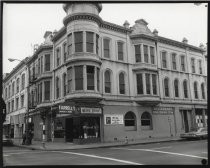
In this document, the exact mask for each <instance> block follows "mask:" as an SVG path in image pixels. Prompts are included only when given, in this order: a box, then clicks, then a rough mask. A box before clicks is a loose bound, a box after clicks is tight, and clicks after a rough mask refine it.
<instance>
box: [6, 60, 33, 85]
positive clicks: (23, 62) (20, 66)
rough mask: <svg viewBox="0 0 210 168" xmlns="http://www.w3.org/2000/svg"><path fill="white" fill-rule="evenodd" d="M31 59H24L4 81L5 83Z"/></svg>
mask: <svg viewBox="0 0 210 168" xmlns="http://www.w3.org/2000/svg"><path fill="white" fill-rule="evenodd" d="M29 59H30V58H29V57H26V58H24V59H23V60H22V61H21V62H20V63H19V64H18V65H17V66H16V67H15V68H13V70H12V71H11V72H10V73H9V74H8V75H7V76H6V77H5V78H4V79H3V82H6V81H7V80H8V79H9V78H10V77H11V76H12V75H13V74H14V73H15V72H16V71H17V70H18V69H20V68H22V67H23V66H24V65H26V63H27V62H28V60H29Z"/></svg>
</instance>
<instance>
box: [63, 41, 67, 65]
mask: <svg viewBox="0 0 210 168" xmlns="http://www.w3.org/2000/svg"><path fill="white" fill-rule="evenodd" d="M66 60H67V43H66V42H64V43H63V62H64V63H65V62H66Z"/></svg>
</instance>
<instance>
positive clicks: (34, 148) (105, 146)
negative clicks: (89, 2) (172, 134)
mask: <svg viewBox="0 0 210 168" xmlns="http://www.w3.org/2000/svg"><path fill="white" fill-rule="evenodd" d="M173 141H182V139H174V140H163V141H154V142H139V143H138V142H137V143H133V144H129V143H128V144H115V145H104V146H103V145H102V146H91V147H88V146H87V147H81V148H72V149H69V148H67V149H47V148H45V149H44V148H43V147H41V146H40V147H39V148H38V147H30V146H23V145H16V144H14V146H17V147H21V148H27V149H31V150H43V151H59V150H79V149H94V148H110V147H124V146H132V145H140V144H142V145H146V144H154V143H161V142H173Z"/></svg>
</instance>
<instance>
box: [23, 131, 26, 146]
mask: <svg viewBox="0 0 210 168" xmlns="http://www.w3.org/2000/svg"><path fill="white" fill-rule="evenodd" d="M22 138H23V142H22V145H25V143H26V131H25V133H23V136H22Z"/></svg>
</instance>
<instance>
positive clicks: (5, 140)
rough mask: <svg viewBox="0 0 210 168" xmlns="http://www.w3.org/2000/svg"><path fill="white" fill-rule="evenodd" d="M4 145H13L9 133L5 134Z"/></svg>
mask: <svg viewBox="0 0 210 168" xmlns="http://www.w3.org/2000/svg"><path fill="white" fill-rule="evenodd" d="M3 146H13V141H12V140H11V139H10V138H9V137H8V136H7V135H3Z"/></svg>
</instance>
